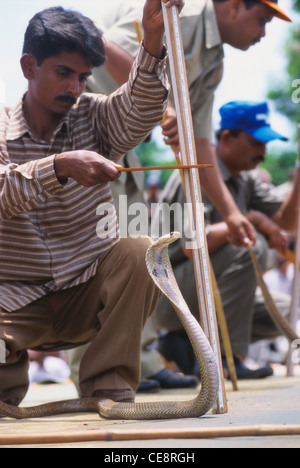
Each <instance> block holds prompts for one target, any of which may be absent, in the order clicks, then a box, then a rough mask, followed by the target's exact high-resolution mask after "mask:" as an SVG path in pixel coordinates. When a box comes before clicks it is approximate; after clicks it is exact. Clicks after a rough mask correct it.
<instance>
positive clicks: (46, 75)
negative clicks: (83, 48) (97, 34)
mask: <svg viewBox="0 0 300 468" xmlns="http://www.w3.org/2000/svg"><path fill="white" fill-rule="evenodd" d="M32 60H33V68H32V71H33V73H32V78H31V79H30V82H29V86H30V92H31V93H32V95H33V96H34V99H35V100H36V101H37V102H38V103H39V105H40V106H41V107H42V108H44V109H45V110H47V111H50V112H52V113H54V114H59V115H64V114H66V113H67V112H68V111H69V110H70V109H71V107H72V106H73V105H74V104H75V103H76V100H77V98H78V97H79V96H80V94H81V93H82V92H83V91H84V90H85V87H86V81H87V78H88V77H89V76H90V75H91V72H92V65H91V63H90V62H89V60H87V59H86V58H85V57H84V56H83V55H81V54H80V53H78V52H65V51H63V52H61V53H60V54H59V55H57V56H55V57H50V58H48V59H46V60H44V62H43V63H42V64H41V66H38V65H37V63H36V60H35V59H32Z"/></svg>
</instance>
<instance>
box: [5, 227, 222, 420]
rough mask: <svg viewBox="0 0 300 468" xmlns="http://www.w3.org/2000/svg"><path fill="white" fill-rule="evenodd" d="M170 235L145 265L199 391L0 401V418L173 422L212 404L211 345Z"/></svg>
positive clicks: (157, 245)
mask: <svg viewBox="0 0 300 468" xmlns="http://www.w3.org/2000/svg"><path fill="white" fill-rule="evenodd" d="M179 236H180V234H177V233H172V234H170V235H168V236H165V237H162V238H160V239H158V241H156V242H155V243H154V244H153V245H152V246H151V247H150V248H149V249H148V251H147V255H146V264H147V268H148V271H149V273H150V276H151V277H152V279H153V281H154V282H155V284H156V285H157V286H158V288H159V289H160V290H161V291H162V292H163V293H164V294H165V295H166V296H167V297H168V298H169V300H170V301H171V302H172V304H173V306H174V308H175V310H176V312H177V314H178V316H179V318H180V320H181V322H182V324H183V326H184V328H185V330H186V332H187V334H188V336H189V339H190V341H191V344H192V346H193V349H194V352H195V355H196V358H197V361H198V364H199V368H200V372H201V377H202V385H201V390H200V392H199V394H198V395H197V397H196V398H195V399H193V400H191V401H171V402H170V401H167V402H154V403H115V402H113V401H111V400H102V401H99V399H95V398H82V399H77V400H66V401H61V402H53V403H49V404H44V405H40V406H35V407H31V408H19V407H16V406H11V405H7V404H5V403H3V402H0V415H1V416H4V417H10V418H14V419H28V418H40V417H46V416H54V415H61V414H65V413H79V412H81V413H84V412H97V413H99V414H100V416H102V417H104V418H109V419H133V420H147V419H175V418H192V417H200V416H203V415H204V414H206V413H207V412H208V411H209V410H210V409H211V408H212V407H213V405H214V403H215V401H216V399H217V395H218V389H219V378H218V369H217V364H216V361H215V357H214V354H213V351H212V349H211V346H210V344H209V342H208V340H207V338H206V335H205V334H204V332H203V331H202V329H201V327H200V325H199V324H198V322H197V321H196V319H195V318H194V317H193V315H192V314H191V313H190V311H189V309H188V306H187V305H186V303H185V301H184V299H183V297H182V294H181V292H180V290H179V287H178V285H177V282H176V279H175V276H174V273H173V271H172V267H171V263H170V259H169V255H168V247H169V245H170V244H171V243H173V242H175V241H176V240H177V239H178V238H179Z"/></svg>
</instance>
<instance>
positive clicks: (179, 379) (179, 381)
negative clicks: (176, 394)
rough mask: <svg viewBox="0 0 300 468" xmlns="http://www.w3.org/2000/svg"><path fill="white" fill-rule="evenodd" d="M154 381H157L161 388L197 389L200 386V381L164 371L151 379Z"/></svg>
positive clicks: (192, 377)
mask: <svg viewBox="0 0 300 468" xmlns="http://www.w3.org/2000/svg"><path fill="white" fill-rule="evenodd" d="M150 379H151V380H152V379H153V380H157V381H158V382H159V384H160V387H161V388H168V389H171V388H195V387H197V385H198V379H197V378H196V377H194V376H192V375H191V376H189V375H178V374H174V373H173V372H170V371H168V370H167V369H163V370H161V371H160V372H158V373H157V374H155V375H152V376H151V377H150Z"/></svg>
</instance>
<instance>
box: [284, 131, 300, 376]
mask: <svg viewBox="0 0 300 468" xmlns="http://www.w3.org/2000/svg"><path fill="white" fill-rule="evenodd" d="M298 129H299V156H298V161H299V162H300V125H299V126H298ZM295 263H296V264H295V276H294V283H293V294H292V304H291V315H290V324H291V326H292V328H293V329H294V330H296V328H297V323H298V320H299V304H300V269H299V267H300V200H299V209H298V225H297V233H296V262H295ZM292 355H293V348H291V347H290V349H289V353H288V357H287V376H288V377H293V375H294V363H293V360H292Z"/></svg>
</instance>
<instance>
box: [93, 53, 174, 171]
mask: <svg viewBox="0 0 300 468" xmlns="http://www.w3.org/2000/svg"><path fill="white" fill-rule="evenodd" d="M166 62H167V52H166V50H165V51H164V58H163V59H162V60H160V59H157V58H155V57H153V56H151V55H150V54H148V52H147V51H146V50H145V49H144V47H143V46H141V48H140V51H139V54H138V56H137V58H136V60H135V62H134V65H133V67H132V70H131V74H130V76H129V80H128V82H127V83H126V84H125V85H123V86H122V87H121V88H120V89H118V90H117V91H116V92H115V93H113V94H111V95H110V96H109V97H108V98H107V99H106V100H104V101H103V100H101V98H100V100H99V103H98V106H97V104H96V106H95V109H93V112H94V116H95V125H96V128H97V131H98V132H99V134H101V136H102V144H103V148H102V150H103V153H102V154H103V156H107V157H109V158H110V159H111V160H113V161H115V162H117V161H118V160H119V159H120V157H121V156H122V155H124V154H125V153H127V152H128V151H130V150H131V149H133V148H135V147H136V146H137V145H139V144H140V143H142V142H143V141H144V140H145V138H146V137H147V136H148V135H149V134H150V133H151V131H152V130H153V129H154V128H155V126H156V125H158V124H159V122H161V121H162V119H163V115H164V112H165V110H166V106H167V99H168V95H169V82H168V78H167V75H166Z"/></svg>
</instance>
